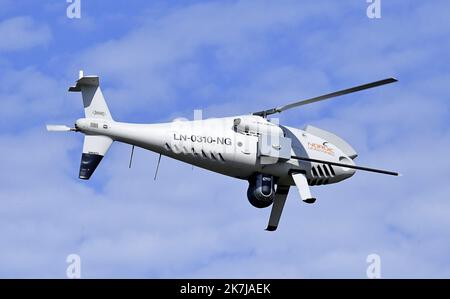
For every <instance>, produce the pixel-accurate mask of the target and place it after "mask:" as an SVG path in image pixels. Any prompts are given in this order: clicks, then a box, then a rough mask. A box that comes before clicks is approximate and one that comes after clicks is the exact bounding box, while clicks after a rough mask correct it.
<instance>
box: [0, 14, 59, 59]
mask: <svg viewBox="0 0 450 299" xmlns="http://www.w3.org/2000/svg"><path fill="white" fill-rule="evenodd" d="M0 36H1V39H0V52H10V51H20V50H26V49H30V48H34V47H36V46H41V45H46V44H48V43H49V42H50V40H51V38H52V34H51V31H50V28H49V27H48V26H47V25H40V24H38V23H36V21H34V20H33V19H32V18H31V17H14V18H10V19H6V20H4V21H2V22H0Z"/></svg>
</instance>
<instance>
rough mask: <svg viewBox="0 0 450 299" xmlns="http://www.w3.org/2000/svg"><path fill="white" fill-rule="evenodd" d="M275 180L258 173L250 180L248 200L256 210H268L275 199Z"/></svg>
mask: <svg viewBox="0 0 450 299" xmlns="http://www.w3.org/2000/svg"><path fill="white" fill-rule="evenodd" d="M274 180H275V178H274V177H273V176H271V175H267V174H262V173H258V174H256V175H254V176H253V177H252V178H250V180H249V185H248V189H247V198H248V201H249V202H250V203H251V204H252V206H254V207H256V208H267V207H268V206H270V205H271V204H272V203H273V199H274V197H275V187H274V186H275V182H274Z"/></svg>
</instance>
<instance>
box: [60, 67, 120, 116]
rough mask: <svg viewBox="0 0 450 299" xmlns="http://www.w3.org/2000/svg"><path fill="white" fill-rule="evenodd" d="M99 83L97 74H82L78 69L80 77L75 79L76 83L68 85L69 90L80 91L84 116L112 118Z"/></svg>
mask: <svg viewBox="0 0 450 299" xmlns="http://www.w3.org/2000/svg"><path fill="white" fill-rule="evenodd" d="M99 83H100V80H99V77H98V76H84V75H83V72H82V71H80V78H79V79H78V80H77V84H76V85H75V86H72V87H70V88H69V91H72V92H80V91H81V95H82V96H83V105H84V114H85V116H86V118H103V119H112V117H111V113H110V112H109V109H108V105H106V102H105V98H104V97H103V93H102V90H101V89H100V85H99Z"/></svg>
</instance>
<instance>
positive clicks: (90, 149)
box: [78, 135, 113, 180]
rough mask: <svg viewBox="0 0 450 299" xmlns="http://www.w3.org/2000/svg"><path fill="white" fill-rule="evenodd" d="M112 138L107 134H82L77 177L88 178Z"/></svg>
mask: <svg viewBox="0 0 450 299" xmlns="http://www.w3.org/2000/svg"><path fill="white" fill-rule="evenodd" d="M112 142H113V140H112V139H111V138H109V137H107V136H101V135H86V136H84V144H83V153H82V154H81V163H80V174H79V176H78V177H79V178H80V179H83V180H89V178H90V177H91V175H92V174H93V173H94V171H95V169H96V168H97V166H98V164H100V161H101V160H102V159H103V157H104V156H105V154H106V152H107V151H108V149H109V147H110V146H111V144H112Z"/></svg>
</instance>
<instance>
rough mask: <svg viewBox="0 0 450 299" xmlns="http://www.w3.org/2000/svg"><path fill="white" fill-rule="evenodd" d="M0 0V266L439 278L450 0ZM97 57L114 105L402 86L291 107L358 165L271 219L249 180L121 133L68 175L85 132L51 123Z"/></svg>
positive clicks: (151, 109)
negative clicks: (256, 204) (372, 7)
mask: <svg viewBox="0 0 450 299" xmlns="http://www.w3.org/2000/svg"><path fill="white" fill-rule="evenodd" d="M81 2H82V8H81V13H82V17H81V19H68V18H67V17H66V7H67V5H68V4H67V3H66V1H63V0H58V1H56V0H52V1H50V0H48V1H13V0H0V8H1V9H0V70H1V71H0V100H1V104H2V109H0V119H1V120H0V124H1V125H0V148H1V151H2V154H1V155H0V163H1V165H2V166H3V171H2V172H1V174H0V235H1V236H2V238H1V240H2V241H1V242H0V277H39V278H41V277H42V278H43V277H57V278H64V277H65V271H66V267H67V264H66V261H65V259H66V257H67V255H69V254H72V253H76V254H79V255H80V257H81V265H82V266H81V273H82V277H145V278H147V277H148V278H167V277H169V278H174V277H177V278H179V277H205V278H207V277H234V278H242V277H270V278H272V277H273V278H278V277H289V278H302V277H305V278H329V277H339V278H344V277H351V278H365V277H366V268H367V266H368V264H367V263H366V257H367V256H368V255H369V254H372V253H376V254H379V255H380V257H381V265H382V270H381V274H382V277H386V278H403V277H408V278H424V277H446V278H448V277H450V257H449V255H448V252H450V241H449V240H450V201H449V194H450V188H449V184H448V182H447V179H448V177H449V175H450V159H449V158H448V148H449V146H450V141H449V137H450V130H449V129H450V125H449V116H450V115H449V100H450V99H449V94H450V85H449V83H448V82H449V81H450V76H449V70H450V64H449V59H448V58H447V57H448V53H449V52H450V38H449V37H450V26H449V25H450V24H449V23H450V21H449V18H448V15H449V13H450V4H449V3H448V1H420V2H419V1H417V2H411V1H406V0H405V1H402V0H396V1H382V18H381V19H376V20H375V19H368V18H367V16H366V8H367V5H368V4H367V3H366V1H364V0H352V1H345V3H341V2H338V1H332V0H328V1H325V0H321V1H171V2H168V1H126V2H125V1H106V0H90V1H87V0H81ZM79 69H83V70H84V71H85V73H86V74H97V75H99V76H101V82H102V87H103V90H104V95H105V97H106V99H107V102H108V104H109V106H110V110H111V112H112V114H113V116H114V118H115V119H116V120H120V121H129V122H148V123H151V122H162V121H170V120H172V119H174V118H176V117H188V118H192V117H193V110H194V109H203V110H204V112H203V115H204V116H205V117H217V116H229V115H234V114H242V113H249V112H252V111H258V110H261V109H264V108H271V107H273V106H276V105H279V104H283V103H286V102H289V101H292V100H295V99H301V98H305V97H309V96H315V95H319V94H321V93H325V92H329V91H333V90H336V89H341V88H345V87H349V86H353V85H356V84H360V83H366V82H369V81H372V80H378V79H382V78H385V77H388V76H395V77H397V78H398V79H399V80H400V81H399V82H398V83H396V84H395V85H390V86H385V87H381V88H378V89H374V90H370V91H365V92H361V93H358V94H353V95H349V96H346V97H345V98H341V99H339V100H337V99H336V100H332V101H329V102H324V103H318V104H315V105H311V106H306V107H303V108H302V109H296V110H292V111H288V112H286V113H284V114H283V115H281V116H280V121H281V122H282V123H283V124H287V125H290V126H294V127H299V128H302V127H303V126H304V125H306V124H312V125H315V126H318V127H321V128H324V129H326V130H330V131H332V132H335V133H336V134H338V135H340V136H342V137H344V138H345V139H346V140H348V141H349V142H350V143H351V144H352V145H353V146H354V148H355V149H356V150H357V151H358V153H359V157H358V158H357V163H359V164H361V165H368V166H374V167H379V168H387V169H393V170H398V171H400V172H401V173H402V174H403V176H402V177H399V178H393V177H388V176H381V175H376V174H370V173H362V172H361V173H357V174H356V175H355V176H354V177H353V178H351V179H350V180H347V181H345V182H343V183H340V184H336V185H330V186H327V187H313V188H312V192H313V194H314V195H315V197H317V198H318V200H317V202H316V204H314V205H305V204H303V203H302V202H301V201H300V199H299V196H298V194H297V192H296V190H295V189H292V192H291V193H290V195H289V197H288V201H287V203H286V208H285V212H284V215H283V218H282V220H281V224H280V228H279V230H278V231H277V232H276V233H267V232H266V231H264V228H265V225H266V223H267V219H268V215H269V213H270V211H269V210H268V209H262V210H258V209H255V208H253V207H251V206H250V204H249V203H248V202H247V199H246V188H247V183H246V182H245V181H239V180H235V179H232V178H227V177H224V176H221V175H219V174H214V173H210V172H207V171H204V170H201V169H198V168H194V169H192V168H191V166H190V165H187V164H183V163H181V162H177V161H174V160H169V159H168V158H163V159H162V162H161V167H160V173H159V177H158V180H157V181H156V182H154V181H153V174H154V169H155V166H156V161H157V155H156V154H154V153H151V152H146V151H144V150H141V149H138V150H137V151H136V153H135V158H134V165H133V168H132V169H131V170H129V169H128V158H129V150H130V148H129V147H128V146H126V145H123V144H114V145H113V146H112V147H111V150H110V151H109V152H108V155H107V156H106V157H105V158H104V160H103V162H102V164H101V165H100V166H99V168H98V169H97V170H96V173H95V174H94V176H93V177H92V179H91V180H90V181H87V182H85V181H81V180H78V178H77V174H78V167H79V161H80V152H81V148H82V136H81V135H79V134H49V133H47V132H46V131H45V124H46V123H64V124H69V125H70V124H72V123H73V122H74V121H75V120H76V119H77V118H79V117H82V116H83V110H82V103H81V98H80V95H79V94H68V93H67V87H68V86H70V85H71V84H72V83H73V82H74V81H75V80H76V79H77V76H78V70H79Z"/></svg>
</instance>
